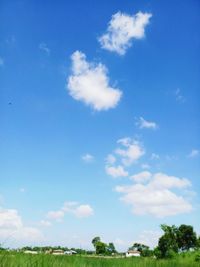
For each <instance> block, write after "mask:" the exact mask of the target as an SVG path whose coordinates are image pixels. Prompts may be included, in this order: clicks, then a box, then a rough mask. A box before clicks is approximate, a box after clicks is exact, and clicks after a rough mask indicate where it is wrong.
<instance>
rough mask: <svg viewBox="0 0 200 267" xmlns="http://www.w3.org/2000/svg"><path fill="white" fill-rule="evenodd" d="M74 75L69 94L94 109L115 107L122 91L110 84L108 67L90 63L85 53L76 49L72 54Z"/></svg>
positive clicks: (69, 84) (69, 85)
mask: <svg viewBox="0 0 200 267" xmlns="http://www.w3.org/2000/svg"><path fill="white" fill-rule="evenodd" d="M71 60H72V75H71V76H69V78H68V81H67V87H68V91H69V94H70V95H71V96H72V97H73V98H74V99H76V100H78V101H82V102H84V103H85V104H86V105H89V106H91V107H92V108H93V109H94V110H98V111H100V110H108V109H110V108H114V107H115V106H116V105H117V104H118V102H119V100H120V98H121V96H122V92H121V91H120V90H119V89H117V88H114V87H111V86H110V85H109V77H108V72H107V69H106V67H105V66H104V65H103V64H101V63H99V64H95V63H90V62H88V61H87V60H86V56H85V54H84V53H82V52H80V51H76V52H74V53H73V54H72V56H71Z"/></svg>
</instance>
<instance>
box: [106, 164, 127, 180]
mask: <svg viewBox="0 0 200 267" xmlns="http://www.w3.org/2000/svg"><path fill="white" fill-rule="evenodd" d="M106 173H107V174H108V175H110V176H112V177H115V178H116V177H126V176H128V172H127V171H125V170H124V168H123V166H121V165H119V166H116V167H115V166H106Z"/></svg>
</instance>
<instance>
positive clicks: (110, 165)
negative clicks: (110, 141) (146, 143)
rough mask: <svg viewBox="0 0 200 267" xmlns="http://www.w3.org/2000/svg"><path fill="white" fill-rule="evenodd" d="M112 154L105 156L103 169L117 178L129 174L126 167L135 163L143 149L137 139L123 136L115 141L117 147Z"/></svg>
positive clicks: (143, 152) (142, 153)
mask: <svg viewBox="0 0 200 267" xmlns="http://www.w3.org/2000/svg"><path fill="white" fill-rule="evenodd" d="M113 154H114V155H113ZM113 154H109V155H108V156H107V157H106V160H105V162H106V164H105V171H106V173H107V174H108V175H110V176H112V177H114V178H117V177H127V176H129V172H128V171H127V170H126V168H128V167H130V166H131V165H132V164H133V163H136V162H137V161H138V160H139V159H140V158H141V157H142V156H143V155H144V154H145V151H144V148H143V146H142V145H141V144H140V143H139V142H138V141H136V140H134V139H131V138H130V137H125V138H122V139H119V140H118V141H117V148H116V149H115V150H114V152H113Z"/></svg>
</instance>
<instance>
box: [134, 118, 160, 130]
mask: <svg viewBox="0 0 200 267" xmlns="http://www.w3.org/2000/svg"><path fill="white" fill-rule="evenodd" d="M136 125H137V126H138V127H139V128H140V129H144V128H146V129H153V130H155V129H157V128H158V125H157V124H156V123H155V122H153V121H147V120H145V119H144V118H143V117H140V118H139V119H138V121H137V122H136Z"/></svg>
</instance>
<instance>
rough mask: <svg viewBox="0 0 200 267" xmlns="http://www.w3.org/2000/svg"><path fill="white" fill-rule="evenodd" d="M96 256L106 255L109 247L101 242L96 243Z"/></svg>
mask: <svg viewBox="0 0 200 267" xmlns="http://www.w3.org/2000/svg"><path fill="white" fill-rule="evenodd" d="M95 248H96V254H97V255H99V254H106V251H107V250H106V248H107V245H106V243H103V242H101V241H98V242H96V246H95Z"/></svg>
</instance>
